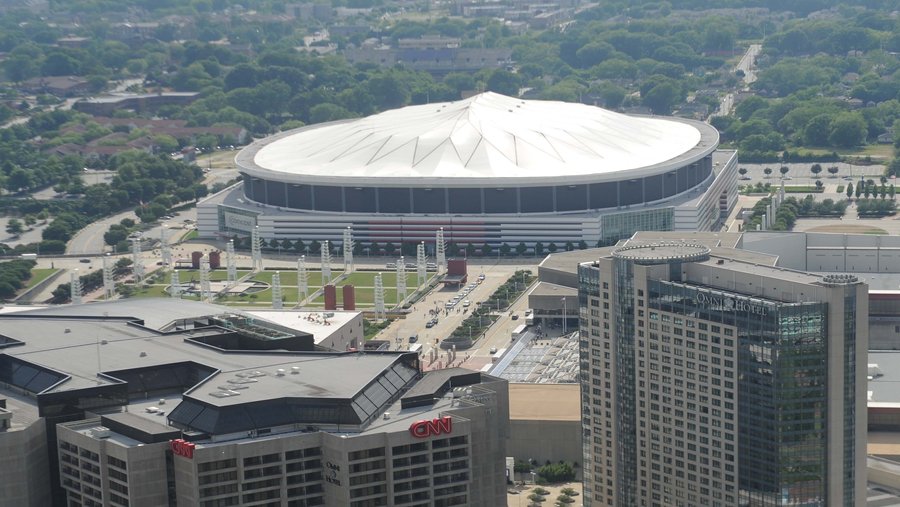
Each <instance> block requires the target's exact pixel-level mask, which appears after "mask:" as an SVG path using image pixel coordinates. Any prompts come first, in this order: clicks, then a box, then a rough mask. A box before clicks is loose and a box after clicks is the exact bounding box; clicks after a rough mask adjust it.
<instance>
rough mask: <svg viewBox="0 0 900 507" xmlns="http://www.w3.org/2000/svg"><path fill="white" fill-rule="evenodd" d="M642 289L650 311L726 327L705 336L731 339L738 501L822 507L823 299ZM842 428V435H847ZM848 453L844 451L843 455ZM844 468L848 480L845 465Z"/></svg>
mask: <svg viewBox="0 0 900 507" xmlns="http://www.w3.org/2000/svg"><path fill="white" fill-rule="evenodd" d="M648 290H649V297H648V301H647V304H648V306H649V308H650V309H657V310H660V311H664V312H672V313H674V314H677V315H682V316H685V317H689V318H692V319H696V320H697V321H698V322H701V323H703V325H704V326H708V327H709V328H711V329H716V328H719V329H722V330H724V328H725V327H726V326H727V327H729V328H732V329H733V330H732V331H731V332H732V333H733V337H732V338H729V337H728V336H727V335H723V336H716V335H715V333H712V332H709V333H708V336H709V337H710V339H715V340H728V339H734V338H736V339H737V347H738V361H737V366H736V367H737V377H738V429H739V434H738V446H739V453H738V480H739V486H740V490H741V504H742V505H749V506H775V505H823V503H824V501H825V498H826V492H825V488H826V481H825V477H826V473H827V458H826V454H825V453H826V449H827V425H826V422H827V400H828V386H827V381H828V368H827V358H828V345H827V310H828V307H827V304H826V303H821V302H808V303H780V302H773V301H769V300H763V299H756V298H749V297H747V296H744V295H741V294H734V293H727V292H719V291H710V290H708V289H703V288H699V287H695V286H691V285H686V284H681V283H676V282H668V281H655V280H653V281H649V282H648ZM848 311H851V310H848ZM715 324H720V326H716V325H715ZM848 364H850V366H848V368H849V370H848V372H846V373H845V374H848V375H850V376H852V375H853V371H854V367H853V366H852V364H853V363H851V362H848ZM848 389H849V388H848ZM849 394H850V396H851V397H852V390H851V391H850V393H849ZM849 406H850V407H852V406H853V403H852V402H851V403H849ZM850 428H851V429H850V430H849V433H847V434H846V435H849V436H846V435H845V438H850V439H851V440H852V438H853V437H852V435H853V430H852V425H851V426H850ZM851 449H852V448H851ZM852 456H853V452H852V450H851V451H849V453H848V454H847V456H846V457H845V459H852ZM849 470H850V472H849V474H850V477H851V480H852V470H853V468H852V466H851V467H849ZM849 498H852V496H850V497H849ZM848 505H849V504H848Z"/></svg>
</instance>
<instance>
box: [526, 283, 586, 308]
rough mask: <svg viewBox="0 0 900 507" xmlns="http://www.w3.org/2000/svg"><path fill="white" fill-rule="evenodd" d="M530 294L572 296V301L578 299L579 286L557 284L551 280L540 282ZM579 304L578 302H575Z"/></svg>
mask: <svg viewBox="0 0 900 507" xmlns="http://www.w3.org/2000/svg"><path fill="white" fill-rule="evenodd" d="M528 295H529V296H559V297H571V298H574V299H572V301H577V298H578V288H577V287H565V286H562V285H557V284H555V283H550V282H538V283H537V285H535V286H534V288H533V289H531V292H529V293H528ZM573 304H577V303H573Z"/></svg>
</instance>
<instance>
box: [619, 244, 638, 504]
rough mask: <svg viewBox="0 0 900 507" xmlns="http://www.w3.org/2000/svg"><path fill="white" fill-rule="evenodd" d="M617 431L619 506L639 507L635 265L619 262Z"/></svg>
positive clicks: (624, 261)
mask: <svg viewBox="0 0 900 507" xmlns="http://www.w3.org/2000/svg"><path fill="white" fill-rule="evenodd" d="M615 270H616V272H615V277H616V282H615V283H616V299H615V309H616V315H617V316H618V319H616V337H615V338H616V340H615V342H616V345H615V347H616V348H615V352H616V356H615V364H616V378H615V381H616V385H617V386H618V389H616V408H617V411H618V413H617V415H618V417H617V418H616V431H617V435H618V444H619V445H618V453H617V456H616V470H617V471H618V477H617V479H618V484H617V489H618V495H619V505H637V504H638V502H637V492H636V491H635V489H636V487H637V436H636V433H635V432H636V424H635V416H636V414H635V400H634V398H635V396H634V394H635V393H634V389H635V371H634V370H635V360H634V339H635V338H634V337H635V332H634V313H635V312H634V265H633V264H632V263H631V261H627V260H624V259H616V261H615Z"/></svg>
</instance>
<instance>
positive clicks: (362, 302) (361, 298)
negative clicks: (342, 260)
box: [310, 287, 413, 307]
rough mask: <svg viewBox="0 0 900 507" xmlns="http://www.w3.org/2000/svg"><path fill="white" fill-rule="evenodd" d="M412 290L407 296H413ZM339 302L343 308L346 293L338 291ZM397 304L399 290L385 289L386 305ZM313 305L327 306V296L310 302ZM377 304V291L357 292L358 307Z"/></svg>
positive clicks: (408, 291)
mask: <svg viewBox="0 0 900 507" xmlns="http://www.w3.org/2000/svg"><path fill="white" fill-rule="evenodd" d="M412 292H413V291H412V289H409V290H407V295H409V294H412ZM337 302H338V306H341V305H342V304H343V302H344V293H343V292H342V291H340V290H338V291H337ZM396 303H397V289H395V288H393V287H391V288H387V287H385V288H384V304H385V306H388V307H390V306H394V305H395V304H396ZM310 304H313V305H324V304H325V296H324V295H322V296H319V297H317V298H316V299H314V300H313V301H311V302H310ZM374 304H375V291H373V290H371V289H370V290H359V289H357V290H356V306H373V305H374Z"/></svg>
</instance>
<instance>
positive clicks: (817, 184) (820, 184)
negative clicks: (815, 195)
mask: <svg viewBox="0 0 900 507" xmlns="http://www.w3.org/2000/svg"><path fill="white" fill-rule="evenodd" d="M823 186H825V184H824V183H822V180H816V190H822V187H823Z"/></svg>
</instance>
